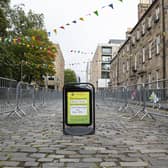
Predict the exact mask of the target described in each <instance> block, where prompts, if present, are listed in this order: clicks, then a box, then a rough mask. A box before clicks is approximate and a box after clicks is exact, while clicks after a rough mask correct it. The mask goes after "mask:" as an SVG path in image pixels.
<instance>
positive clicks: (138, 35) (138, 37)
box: [137, 30, 140, 41]
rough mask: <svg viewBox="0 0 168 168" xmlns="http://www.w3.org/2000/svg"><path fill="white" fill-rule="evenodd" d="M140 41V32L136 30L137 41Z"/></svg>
mask: <svg viewBox="0 0 168 168" xmlns="http://www.w3.org/2000/svg"><path fill="white" fill-rule="evenodd" d="M139 39H140V31H139V30H137V41H138V40H139Z"/></svg>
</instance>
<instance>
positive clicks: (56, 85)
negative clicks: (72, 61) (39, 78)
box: [45, 44, 65, 91]
mask: <svg viewBox="0 0 168 168" xmlns="http://www.w3.org/2000/svg"><path fill="white" fill-rule="evenodd" d="M55 47H56V50H57V52H56V56H55V61H54V65H55V72H56V73H55V75H54V76H46V77H45V86H46V87H47V88H52V89H55V90H58V91H62V88H63V86H64V66H65V63H64V57H63V54H62V51H61V48H60V46H59V44H55Z"/></svg>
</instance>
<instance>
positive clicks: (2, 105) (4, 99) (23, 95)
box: [0, 77, 60, 118]
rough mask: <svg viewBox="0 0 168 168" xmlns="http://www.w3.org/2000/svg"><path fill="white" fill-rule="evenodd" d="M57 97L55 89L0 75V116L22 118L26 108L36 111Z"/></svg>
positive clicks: (58, 95) (58, 94) (57, 93)
mask: <svg viewBox="0 0 168 168" xmlns="http://www.w3.org/2000/svg"><path fill="white" fill-rule="evenodd" d="M59 97H60V93H59V92H57V91H56V90H53V89H46V88H42V87H38V86H35V85H30V84H28V83H24V82H17V81H15V80H11V79H6V78H1V77H0V117H1V116H8V117H11V116H13V117H17V118H22V117H23V116H24V115H26V114H27V111H28V110H29V111H35V112H37V111H39V110H40V107H41V106H44V105H48V104H50V103H53V101H55V102H56V101H57V98H59Z"/></svg>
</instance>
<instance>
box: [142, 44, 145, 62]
mask: <svg viewBox="0 0 168 168" xmlns="http://www.w3.org/2000/svg"><path fill="white" fill-rule="evenodd" d="M142 63H145V47H143V49H142Z"/></svg>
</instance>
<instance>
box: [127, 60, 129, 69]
mask: <svg viewBox="0 0 168 168" xmlns="http://www.w3.org/2000/svg"><path fill="white" fill-rule="evenodd" d="M128 71H129V61H128V60H127V72H128Z"/></svg>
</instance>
